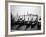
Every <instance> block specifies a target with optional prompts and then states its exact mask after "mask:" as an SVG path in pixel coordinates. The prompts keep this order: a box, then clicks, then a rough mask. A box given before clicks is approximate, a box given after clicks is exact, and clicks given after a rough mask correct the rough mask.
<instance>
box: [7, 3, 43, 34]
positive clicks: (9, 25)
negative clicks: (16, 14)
mask: <svg viewBox="0 0 46 37" xmlns="http://www.w3.org/2000/svg"><path fill="white" fill-rule="evenodd" d="M10 5H29V6H41V18H42V19H41V30H36V31H14V32H11V24H10V23H11V20H10ZM43 12H44V10H43V5H42V4H26V3H12V2H9V3H8V35H18V34H35V33H43V25H44V24H43Z"/></svg>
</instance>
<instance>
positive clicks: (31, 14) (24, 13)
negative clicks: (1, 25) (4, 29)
mask: <svg viewBox="0 0 46 37" xmlns="http://www.w3.org/2000/svg"><path fill="white" fill-rule="evenodd" d="M43 12H44V11H43V4H28V3H8V33H9V34H10V35H11V34H29V33H30V34H32V33H43V25H44V24H43Z"/></svg>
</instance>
